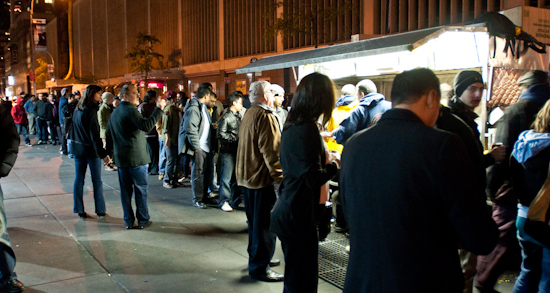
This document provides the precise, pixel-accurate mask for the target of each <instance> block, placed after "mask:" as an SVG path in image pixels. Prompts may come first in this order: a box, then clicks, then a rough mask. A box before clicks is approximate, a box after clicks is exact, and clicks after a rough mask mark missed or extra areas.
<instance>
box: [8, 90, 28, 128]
mask: <svg viewBox="0 0 550 293" xmlns="http://www.w3.org/2000/svg"><path fill="white" fill-rule="evenodd" d="M24 105H25V100H23V98H21V97H19V98H17V105H15V106H14V107H12V108H11V116H12V117H13V121H14V122H15V123H17V124H23V125H27V124H28V122H27V113H25V107H24Z"/></svg>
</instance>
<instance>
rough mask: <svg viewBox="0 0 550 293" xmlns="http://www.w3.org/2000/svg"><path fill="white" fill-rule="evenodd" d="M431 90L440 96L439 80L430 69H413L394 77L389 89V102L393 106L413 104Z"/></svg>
mask: <svg viewBox="0 0 550 293" xmlns="http://www.w3.org/2000/svg"><path fill="white" fill-rule="evenodd" d="M432 90H435V91H436V92H437V93H438V95H441V91H440V89H439V78H437V76H436V75H435V73H434V72H433V71H431V70H430V69H427V68H415V69H413V70H409V71H404V72H402V73H400V74H398V75H397V76H395V79H394V80H393V86H392V88H391V101H392V103H393V105H394V106H395V105H400V104H413V103H415V102H416V101H418V100H419V99H420V98H421V97H422V96H423V95H425V94H427V93H428V92H430V91H432Z"/></svg>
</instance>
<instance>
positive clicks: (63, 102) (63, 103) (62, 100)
mask: <svg viewBox="0 0 550 293" xmlns="http://www.w3.org/2000/svg"><path fill="white" fill-rule="evenodd" d="M70 94H71V93H70V92H69V89H67V88H63V89H62V90H61V97H59V108H58V118H59V133H58V135H59V144H61V147H60V149H59V153H60V154H62V155H67V154H69V153H68V152H67V141H66V139H65V137H66V136H67V128H66V125H65V119H64V118H65V116H64V115H63V113H64V111H65V108H66V107H67V102H68V99H67V98H68V97H69V95H70Z"/></svg>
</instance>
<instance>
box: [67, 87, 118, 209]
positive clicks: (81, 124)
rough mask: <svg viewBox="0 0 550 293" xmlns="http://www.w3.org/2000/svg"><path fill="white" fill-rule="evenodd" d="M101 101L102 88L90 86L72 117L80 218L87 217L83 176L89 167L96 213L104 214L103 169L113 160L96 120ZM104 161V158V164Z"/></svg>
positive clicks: (72, 147)
mask: <svg viewBox="0 0 550 293" xmlns="http://www.w3.org/2000/svg"><path fill="white" fill-rule="evenodd" d="M99 101H101V88H100V87H99V86H97V85H89V86H88V87H87V88H86V89H85V90H84V95H83V97H82V98H81V99H80V101H79V102H78V105H77V106H76V110H75V111H74V114H73V118H72V120H73V125H72V127H71V137H72V145H71V153H72V154H73V155H74V161H75V171H76V174H75V179H74V187H73V197H74V211H73V212H74V213H78V215H79V216H80V217H81V218H87V217H88V215H87V214H86V212H85V211H84V202H83V193H84V177H85V176H86V169H87V167H88V166H90V173H91V175H92V183H93V186H94V203H95V213H96V214H97V215H98V216H99V217H103V216H105V198H104V197H103V182H102V181H101V169H102V168H103V163H105V164H107V163H109V162H110V158H109V156H108V154H107V151H106V150H105V149H104V148H103V141H102V140H101V138H100V136H99V121H98V120H97V111H98V110H99V106H98V103H99ZM101 160H103V163H102V162H101Z"/></svg>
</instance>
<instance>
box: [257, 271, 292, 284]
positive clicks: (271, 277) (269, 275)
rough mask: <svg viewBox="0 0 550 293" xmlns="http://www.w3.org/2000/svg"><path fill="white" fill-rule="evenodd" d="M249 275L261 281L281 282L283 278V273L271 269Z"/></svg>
mask: <svg viewBox="0 0 550 293" xmlns="http://www.w3.org/2000/svg"><path fill="white" fill-rule="evenodd" d="M250 277H251V278H252V279H254V280H258V281H262V282H282V281H284V279H285V277H284V275H281V274H279V273H276V272H275V271H273V270H267V271H266V272H265V274H261V275H250Z"/></svg>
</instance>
